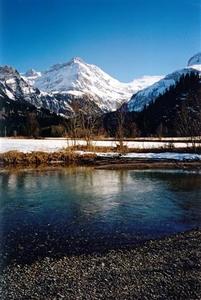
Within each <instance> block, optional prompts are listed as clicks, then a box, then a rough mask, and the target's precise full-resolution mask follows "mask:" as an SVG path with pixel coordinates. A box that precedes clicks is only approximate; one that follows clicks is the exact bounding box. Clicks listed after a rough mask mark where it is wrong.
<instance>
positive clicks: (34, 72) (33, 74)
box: [25, 69, 38, 77]
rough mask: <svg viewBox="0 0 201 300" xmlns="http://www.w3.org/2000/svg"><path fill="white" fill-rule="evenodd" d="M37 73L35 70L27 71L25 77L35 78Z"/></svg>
mask: <svg viewBox="0 0 201 300" xmlns="http://www.w3.org/2000/svg"><path fill="white" fill-rule="evenodd" d="M37 75H38V72H36V70H34V69H29V70H28V71H26V73H25V76H27V77H30V76H37Z"/></svg>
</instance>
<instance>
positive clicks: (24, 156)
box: [0, 150, 201, 170]
mask: <svg viewBox="0 0 201 300" xmlns="http://www.w3.org/2000/svg"><path fill="white" fill-rule="evenodd" d="M72 165H75V166H92V167H95V168H98V169H110V170H111V169H161V168H163V169H192V170H200V169H201V155H200V154H194V153H179V152H162V153H160V152H159V153H152V152H150V153H135V152H134V153H119V152H92V151H91V152H90V151H71V150H62V151H57V152H50V153H49V152H39V151H36V152H31V153H24V152H18V151H9V152H6V153H0V166H1V167H2V168H5V167H32V168H34V167H53V166H72Z"/></svg>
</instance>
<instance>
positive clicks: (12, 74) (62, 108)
mask: <svg viewBox="0 0 201 300" xmlns="http://www.w3.org/2000/svg"><path fill="white" fill-rule="evenodd" d="M1 99H2V100H6V99H10V100H13V101H19V102H24V101H26V102H29V103H31V104H33V105H34V106H35V107H37V108H41V107H43V108H46V109H48V110H50V111H51V112H55V113H57V114H62V115H66V116H68V115H69V114H72V108H71V106H70V105H69V102H68V101H67V100H68V99H66V97H65V98H64V99H63V98H61V97H60V99H57V97H56V96H54V95H51V94H47V93H44V92H41V91H40V90H39V89H37V88H34V87H33V86H32V85H30V84H29V82H28V81H27V80H24V77H22V76H21V75H20V74H19V73H18V71H17V70H15V69H14V68H12V67H9V66H4V67H0V100H1ZM69 101H70V100H69Z"/></svg>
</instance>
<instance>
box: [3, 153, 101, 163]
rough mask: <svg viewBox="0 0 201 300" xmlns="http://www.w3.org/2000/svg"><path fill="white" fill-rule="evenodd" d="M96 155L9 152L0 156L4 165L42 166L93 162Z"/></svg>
mask: <svg viewBox="0 0 201 300" xmlns="http://www.w3.org/2000/svg"><path fill="white" fill-rule="evenodd" d="M95 157H96V155H95V154H90V153H89V154H85V155H80V154H79V153H76V152H74V151H65V150H64V151H58V152H52V153H47V152H31V153H23V152H18V151H9V152H6V153H2V154H0V163H1V164H3V165H42V164H46V165H47V164H55V163H58V164H76V163H79V164H81V163H84V162H87V161H88V162H92V160H93V159H94V158H95Z"/></svg>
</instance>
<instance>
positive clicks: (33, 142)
mask: <svg viewBox="0 0 201 300" xmlns="http://www.w3.org/2000/svg"><path fill="white" fill-rule="evenodd" d="M172 140H173V139H172ZM73 143H74V141H72V140H70V139H64V138H46V139H13V138H0V153H4V152H7V151H11V150H17V151H21V152H32V151H44V152H54V151H58V150H62V149H64V148H66V147H69V146H72V145H73ZM76 144H77V145H86V141H84V140H77V141H76ZM92 145H93V146H98V147H112V148H115V147H116V146H117V145H118V141H114V140H103V141H102V140H99V141H93V142H92ZM124 145H126V146H127V147H128V148H130V149H131V148H133V149H150V150H151V149H159V148H162V147H164V148H168V147H170V146H174V148H177V149H178V148H186V147H189V146H191V143H190V142H188V143H187V142H184V141H183V142H182V141H180V140H179V139H174V140H173V142H171V143H169V142H168V141H167V140H165V139H164V140H161V141H156V140H155V139H154V138H153V139H152V140H151V141H150V140H148V141H147V140H138V141H125V142H124Z"/></svg>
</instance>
